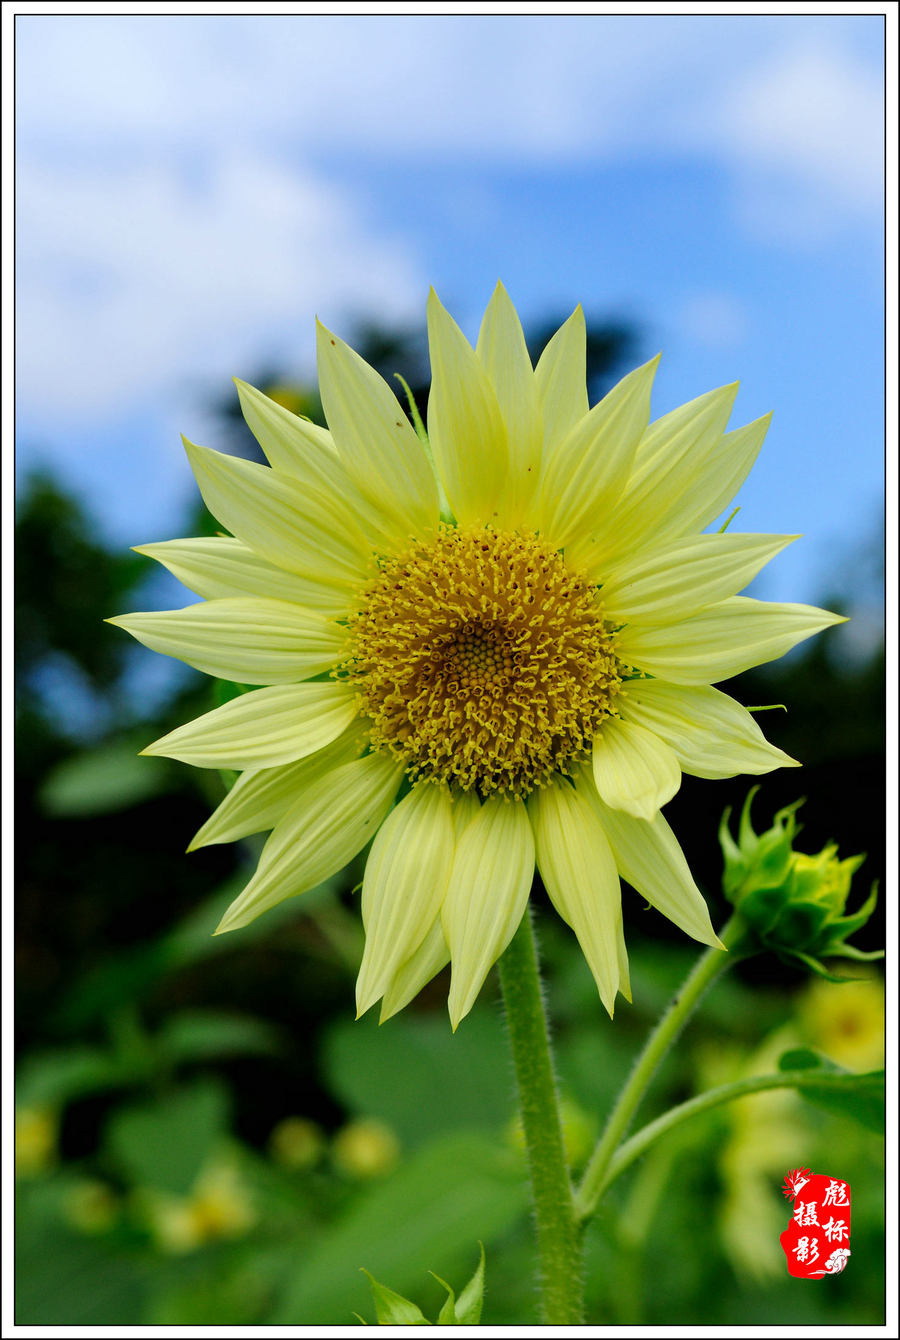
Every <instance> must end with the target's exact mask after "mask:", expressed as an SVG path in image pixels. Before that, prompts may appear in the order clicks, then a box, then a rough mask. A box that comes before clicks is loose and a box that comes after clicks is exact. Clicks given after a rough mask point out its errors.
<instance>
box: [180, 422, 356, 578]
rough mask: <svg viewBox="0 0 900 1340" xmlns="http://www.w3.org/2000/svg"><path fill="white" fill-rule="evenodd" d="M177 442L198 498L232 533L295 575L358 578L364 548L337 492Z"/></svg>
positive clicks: (233, 457) (189, 443)
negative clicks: (323, 490) (320, 490)
mask: <svg viewBox="0 0 900 1340" xmlns="http://www.w3.org/2000/svg"><path fill="white" fill-rule="evenodd" d="M183 441H184V446H185V450H186V451H187V454H188V460H189V461H190V463H191V468H192V469H193V471H194V475H195V477H196V480H197V483H198V485H199V487H200V492H201V494H202V495H203V501H204V502H205V503H206V505H207V507H208V508H209V510H210V511H211V512H212V514H213V516H214V517H216V518H217V519H218V520H219V521H221V523H222V525H223V526H225V527H226V528H227V529H228V530H230V531H233V532H234V534H235V535H236V536H237V538H238V539H239V540H243V542H244V543H245V544H248V545H249V546H250V548H251V549H254V550H255V551H256V552H257V553H258V554H260V555H261V556H262V557H263V558H266V559H268V560H269V562H270V563H274V564H275V565H276V566H277V567H281V568H287V569H288V571H289V572H297V573H299V574H300V575H301V576H307V577H318V578H319V579H320V580H323V581H326V582H329V583H331V584H333V585H342V586H348V585H349V586H358V585H359V583H360V582H362V581H365V579H366V575H367V573H368V569H369V562H370V553H371V547H370V546H369V544H368V543H367V541H366V539H365V537H364V536H363V534H362V532H361V531H360V530H359V529H358V527H356V526H355V524H354V523H353V521H352V517H351V516H350V514H349V513H348V510H347V508H346V507H345V506H344V504H343V501H342V498H341V496H340V495H337V496H330V495H325V494H322V493H313V492H309V491H306V490H305V489H304V488H303V486H302V485H301V484H300V482H299V481H298V480H297V479H294V478H293V477H292V476H291V475H287V474H284V473H282V472H281V471H277V470H272V469H270V468H269V467H267V466H265V465H257V464H256V463H255V462H254V461H243V460H239V459H238V457H237V456H225V455H223V454H222V452H219V451H211V450H210V448H209V447H198V446H195V445H194V443H192V442H189V441H188V440H187V438H184V439H183Z"/></svg>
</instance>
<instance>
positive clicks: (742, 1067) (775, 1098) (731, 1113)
mask: <svg viewBox="0 0 900 1340" xmlns="http://www.w3.org/2000/svg"><path fill="white" fill-rule="evenodd" d="M792 1037H793V1035H792V1032H791V1030H789V1029H787V1030H786V1029H779V1030H777V1031H776V1032H775V1033H772V1034H771V1035H770V1036H769V1037H768V1038H766V1040H765V1041H764V1042H763V1043H762V1045H761V1046H760V1047H759V1048H758V1049H757V1050H756V1051H755V1052H753V1053H752V1054H751V1055H749V1056H748V1055H747V1054H746V1053H745V1052H743V1051H740V1050H738V1049H737V1048H731V1049H729V1048H723V1047H722V1046H717V1047H716V1048H715V1049H710V1050H709V1051H707V1052H705V1053H704V1054H703V1055H702V1056H701V1058H700V1060H701V1067H700V1069H701V1074H702V1079H701V1082H700V1084H699V1085H698V1087H699V1088H701V1089H704V1088H708V1087H712V1086H714V1085H717V1084H727V1083H730V1082H732V1081H734V1080H738V1079H747V1078H749V1077H750V1076H752V1075H760V1074H767V1073H771V1071H773V1070H775V1069H777V1064H778V1057H779V1056H780V1055H781V1054H782V1052H784V1050H785V1049H786V1047H788V1046H790V1044H791V1041H792ZM723 1116H726V1117H727V1120H728V1122H729V1125H730V1127H731V1133H730V1136H729V1137H728V1139H727V1140H726V1142H725V1143H724V1145H723V1146H722V1148H721V1150H720V1153H719V1156H718V1168H719V1173H720V1176H721V1178H722V1185H723V1194H722V1199H721V1201H720V1202H719V1206H718V1210H717V1219H718V1224H719V1232H720V1234H721V1239H722V1245H723V1247H724V1249H725V1251H726V1253H727V1255H728V1257H729V1259H730V1260H731V1263H732V1265H733V1266H734V1268H735V1270H736V1271H737V1272H738V1274H740V1275H742V1276H744V1277H745V1278H747V1279H750V1280H754V1281H756V1282H757V1283H758V1284H762V1283H764V1282H765V1281H766V1280H769V1279H774V1278H775V1277H776V1276H779V1275H781V1274H782V1273H783V1271H784V1256H783V1253H782V1251H781V1248H780V1246H779V1241H778V1235H779V1233H780V1232H781V1230H782V1229H783V1228H784V1201H783V1199H782V1198H781V1196H780V1195H779V1194H778V1192H777V1188H778V1185H779V1178H780V1177H782V1176H783V1169H784V1168H785V1167H787V1166H788V1164H789V1163H790V1162H791V1159H794V1160H795V1161H796V1151H797V1145H798V1140H799V1141H800V1142H801V1143H802V1142H803V1141H804V1139H806V1138H807V1137H805V1136H804V1135H803V1131H804V1127H805V1125H806V1116H805V1113H804V1112H803V1110H802V1108H801V1105H800V1101H799V1099H798V1098H797V1095H796V1094H795V1093H793V1092H791V1091H790V1090H782V1089H776V1090H773V1091H772V1092H771V1093H758V1094H753V1095H751V1096H749V1097H746V1098H741V1099H740V1100H739V1101H738V1102H735V1103H729V1105H728V1107H727V1108H725V1109H723Z"/></svg>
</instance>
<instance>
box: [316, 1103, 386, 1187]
mask: <svg viewBox="0 0 900 1340" xmlns="http://www.w3.org/2000/svg"><path fill="white" fill-rule="evenodd" d="M331 1158H332V1162H333V1163H334V1166H335V1167H336V1168H337V1170H338V1172H341V1173H343V1174H344V1176H345V1177H351V1178H353V1179H354V1180H359V1181H366V1180H368V1179H369V1178H370V1177H383V1176H384V1175H385V1173H389V1172H391V1171H392V1170H393V1169H394V1168H395V1167H396V1166H397V1164H398V1163H399V1161H400V1142H399V1141H398V1139H397V1137H396V1135H395V1134H394V1132H393V1131H392V1130H391V1128H390V1126H385V1124H384V1122H382V1121H376V1120H375V1118H374V1117H361V1118H360V1119H359V1120H358V1121H350V1122H348V1123H347V1125H346V1126H344V1127H342V1128H341V1130H339V1131H338V1133H337V1135H336V1136H335V1137H334V1141H333V1143H332V1146H331Z"/></svg>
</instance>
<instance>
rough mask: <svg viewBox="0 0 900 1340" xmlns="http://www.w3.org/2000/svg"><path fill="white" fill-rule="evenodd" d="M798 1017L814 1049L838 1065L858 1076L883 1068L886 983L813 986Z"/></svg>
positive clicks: (869, 980) (803, 998) (862, 981)
mask: <svg viewBox="0 0 900 1340" xmlns="http://www.w3.org/2000/svg"><path fill="white" fill-rule="evenodd" d="M798 1014H799V1020H800V1026H801V1028H802V1030H803V1033H804V1035H805V1037H806V1038H807V1039H808V1041H809V1042H810V1044H811V1046H813V1047H814V1048H815V1049H816V1051H820V1052H823V1053H824V1054H825V1056H827V1057H828V1058H829V1059H830V1060H832V1061H835V1062H837V1064H838V1065H840V1066H844V1067H845V1068H846V1069H847V1070H853V1071H855V1072H857V1073H861V1072H863V1071H866V1070H877V1069H878V1068H879V1067H880V1066H882V1065H884V983H883V982H880V981H878V980H876V979H875V978H860V979H858V980H856V981H848V982H842V983H841V985H840V986H834V985H833V984H831V983H828V982H811V983H810V985H809V987H808V988H807V990H806V991H805V992H804V994H803V995H802V996H801V998H800V1001H799V1009H798Z"/></svg>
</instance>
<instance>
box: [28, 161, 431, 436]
mask: <svg viewBox="0 0 900 1340" xmlns="http://www.w3.org/2000/svg"><path fill="white" fill-rule="evenodd" d="M17 206H18V237H19V249H18V250H19V254H18V280H19V297H20V312H19V321H18V380H19V392H20V396H21V397H22V406H23V408H24V409H25V410H26V411H27V413H28V415H29V416H30V417H31V418H32V419H33V418H34V417H35V416H37V418H38V421H39V420H40V414H41V406H42V404H43V403H45V401H46V399H47V396H46V391H47V388H48V386H49V385H50V384H52V388H53V400H54V401H55V402H56V405H57V406H58V405H60V404H62V405H64V406H65V407H66V411H67V412H69V413H73V414H76V415H79V414H86V413H96V412H98V411H102V413H103V414H104V415H106V416H110V417H111V416H112V415H114V414H115V413H116V411H117V410H119V409H121V408H122V407H124V406H125V405H127V404H128V402H129V401H133V400H134V398H135V397H136V396H147V395H148V394H153V393H154V392H158V391H159V390H161V389H162V388H164V387H174V386H178V385H179V384H181V385H182V386H184V385H186V384H188V383H192V384H194V383H196V381H197V380H198V379H200V378H203V377H205V376H209V375H214V376H216V377H222V376H228V375H231V374H232V373H238V372H240V371H242V370H243V371H247V370H248V369H249V368H250V367H251V366H254V367H255V366H256V365H257V363H258V360H259V358H260V356H261V355H265V354H266V353H267V352H271V354H272V355H273V356H278V355H281V356H284V353H285V350H286V349H291V350H293V351H294V353H295V355H296V357H297V358H298V359H299V357H300V355H301V354H307V353H308V352H309V351H310V350H311V348H312V342H313V326H312V314H313V313H314V312H317V311H318V312H319V313H320V315H321V316H322V318H323V319H325V320H328V321H331V322H337V321H339V320H340V319H341V317H342V316H344V315H346V314H350V313H353V312H357V311H359V310H360V309H363V310H373V311H377V312H379V313H380V314H381V315H383V316H384V318H385V319H386V320H394V319H401V320H405V319H408V318H411V317H412V316H413V315H418V314H419V310H420V308H421V305H422V300H423V296H424V292H425V283H424V280H423V279H422V278H421V277H420V276H419V274H418V273H417V269H416V264H415V259H414V257H413V255H412V254H411V251H410V249H409V248H408V247H405V246H404V245H403V243H402V240H401V239H400V238H398V237H384V236H377V235H373V233H372V231H371V229H370V228H369V227H368V226H367V225H366V221H365V220H364V219H363V218H361V217H360V215H359V212H358V210H357V209H355V207H354V203H353V201H352V200H350V199H349V198H347V197H346V196H345V195H344V194H342V193H341V192H340V191H338V190H337V189H335V188H334V187H333V186H331V185H329V184H328V183H326V182H323V181H322V180H321V179H320V178H319V177H317V176H316V175H315V174H314V173H312V172H310V171H309V170H305V169H288V168H286V167H284V166H282V165H280V164H278V163H276V162H273V161H267V162H263V161H261V160H259V159H248V158H245V157H244V156H243V154H242V153H241V152H240V151H239V152H237V153H231V154H226V153H224V152H223V153H219V154H216V155H214V156H213V155H211V156H210V159H209V160H208V161H207V162H206V163H205V165H204V177H203V183H202V185H197V184H195V183H192V182H191V181H190V180H189V179H188V178H186V177H184V176H182V175H179V173H178V171H177V170H176V166H175V165H174V164H173V163H171V162H166V161H158V162H156V163H154V164H153V165H152V166H147V165H146V164H142V165H135V166H133V167H126V168H124V169H122V170H116V169H114V168H112V167H108V168H101V167H98V166H96V165H93V166H88V165H84V164H82V165H80V166H79V167H77V168H76V167H74V166H73V167H70V168H69V169H63V170H60V169H55V170H51V169H50V168H49V167H48V166H47V165H46V164H41V165H39V164H36V163H34V162H26V163H24V164H23V165H22V167H21V169H20V173H19V183H18V200H17ZM57 412H58V411H57Z"/></svg>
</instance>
